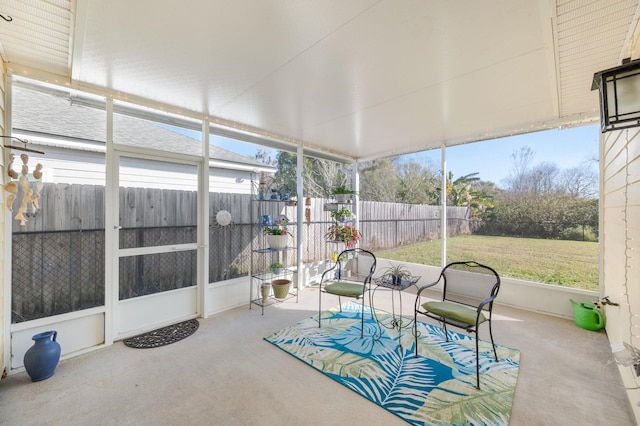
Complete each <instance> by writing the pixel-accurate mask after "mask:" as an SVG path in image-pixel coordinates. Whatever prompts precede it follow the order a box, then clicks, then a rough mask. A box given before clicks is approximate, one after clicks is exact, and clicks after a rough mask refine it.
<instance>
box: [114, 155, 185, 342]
mask: <svg viewBox="0 0 640 426" xmlns="http://www.w3.org/2000/svg"><path fill="white" fill-rule="evenodd" d="M116 158H117V160H118V182H119V185H118V188H119V194H118V197H117V199H118V201H117V202H118V209H117V212H118V220H117V221H114V223H118V224H119V226H118V227H117V228H118V230H117V240H118V241H117V247H118V249H117V256H114V262H116V263H117V265H113V270H114V271H117V275H116V274H115V273H114V275H115V278H117V280H118V286H117V293H118V294H117V295H114V298H113V299H114V300H116V296H117V301H116V302H115V303H114V321H113V327H114V330H113V337H114V339H115V340H117V339H120V338H126V337H130V336H132V335H136V334H139V333H141V332H144V331H148V330H153V329H156V328H159V327H161V326H164V325H168V324H173V323H176V322H179V321H183V320H186V319H189V318H193V317H195V316H196V315H197V306H198V300H197V273H198V264H197V263H198V251H197V224H198V203H197V197H198V165H197V164H188V163H179V162H173V161H171V160H167V158H157V157H151V156H145V157H139V156H134V155H132V154H117V155H116ZM114 198H115V197H114ZM114 211H115V209H114ZM114 291H116V290H114Z"/></svg>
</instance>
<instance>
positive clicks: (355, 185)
mask: <svg viewBox="0 0 640 426" xmlns="http://www.w3.org/2000/svg"><path fill="white" fill-rule="evenodd" d="M351 189H352V190H354V191H355V194H354V195H353V196H352V197H351V199H352V200H353V201H352V202H353V207H352V209H351V210H352V211H353V214H354V215H355V216H356V219H355V220H354V221H353V226H355V227H356V229H360V209H359V202H360V196H359V195H358V194H360V173H358V162H357V161H352V162H351ZM356 247H360V243H359V242H358V244H357V246H356Z"/></svg>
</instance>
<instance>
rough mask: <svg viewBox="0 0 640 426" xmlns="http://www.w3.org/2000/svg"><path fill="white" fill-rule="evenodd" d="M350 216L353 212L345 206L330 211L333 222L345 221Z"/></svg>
mask: <svg viewBox="0 0 640 426" xmlns="http://www.w3.org/2000/svg"><path fill="white" fill-rule="evenodd" d="M351 217H353V213H352V212H351V210H349V209H348V208H346V207H341V208H339V209H338V210H336V211H332V212H331V219H333V221H334V222H346V221H347V220H348V219H349V218H351Z"/></svg>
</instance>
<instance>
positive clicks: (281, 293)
mask: <svg viewBox="0 0 640 426" xmlns="http://www.w3.org/2000/svg"><path fill="white" fill-rule="evenodd" d="M271 287H273V297H275V298H276V299H284V298H285V297H287V294H289V288H290V287H291V280H273V281H272V282H271Z"/></svg>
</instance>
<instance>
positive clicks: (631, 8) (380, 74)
mask: <svg viewBox="0 0 640 426" xmlns="http://www.w3.org/2000/svg"><path fill="white" fill-rule="evenodd" d="M638 10H639V0H557V1H554V0H491V1H477V0H456V1H435V0H430V1H429V0H189V1H183V2H179V3H175V2H165V1H158V0H136V1H131V0H0V14H3V15H5V16H7V15H8V16H11V17H12V18H13V21H12V22H5V21H3V20H0V43H1V44H2V51H0V53H2V56H3V58H4V59H5V60H6V61H8V62H9V63H8V69H9V72H10V73H15V74H20V75H23V74H26V75H31V76H40V78H46V79H49V80H58V81H59V82H63V83H65V84H68V85H71V86H73V87H79V88H83V89H89V90H91V91H93V92H99V93H102V94H105V95H108V96H113V97H114V98H117V99H128V100H133V101H136V102H139V103H143V104H146V105H148V106H162V107H163V108H164V109H166V110H170V111H172V112H181V113H184V114H186V115H189V116H192V117H209V118H210V120H211V121H212V122H214V123H220V124H224V125H227V126H232V127H235V128H237V129H240V130H243V131H246V130H248V131H251V132H254V133H257V134H259V135H261V136H266V137H269V138H275V139H280V140H284V141H288V142H292V143H295V144H301V143H302V144H304V145H305V146H307V147H310V148H313V149H316V150H319V151H324V152H329V153H334V154H337V155H340V156H342V157H344V158H356V159H363V158H364V159H366V158H374V157H379V156H384V155H389V154H394V153H406V152H412V151H418V150H423V149H431V148H437V147H440V146H441V145H442V144H445V145H455V144H459V143H465V142H470V141H476V140H482V139H490V138H494V137H498V136H504V135H509V134H516V133H523V132H530V131H535V130H541V129H546V128H552V127H558V126H561V125H580V124H584V123H587V122H593V121H594V120H596V119H597V116H598V99H597V93H596V92H592V91H591V90H590V88H591V79H592V76H593V73H594V72H596V71H600V70H602V69H606V68H610V67H613V66H615V65H618V64H619V63H620V61H621V59H622V58H624V57H628V56H634V57H635V55H634V52H633V51H632V50H631V46H632V45H634V43H635V41H636V37H635V35H634V32H635V31H636V25H637V21H638ZM52 74H56V75H58V77H55V76H53V75H52Z"/></svg>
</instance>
